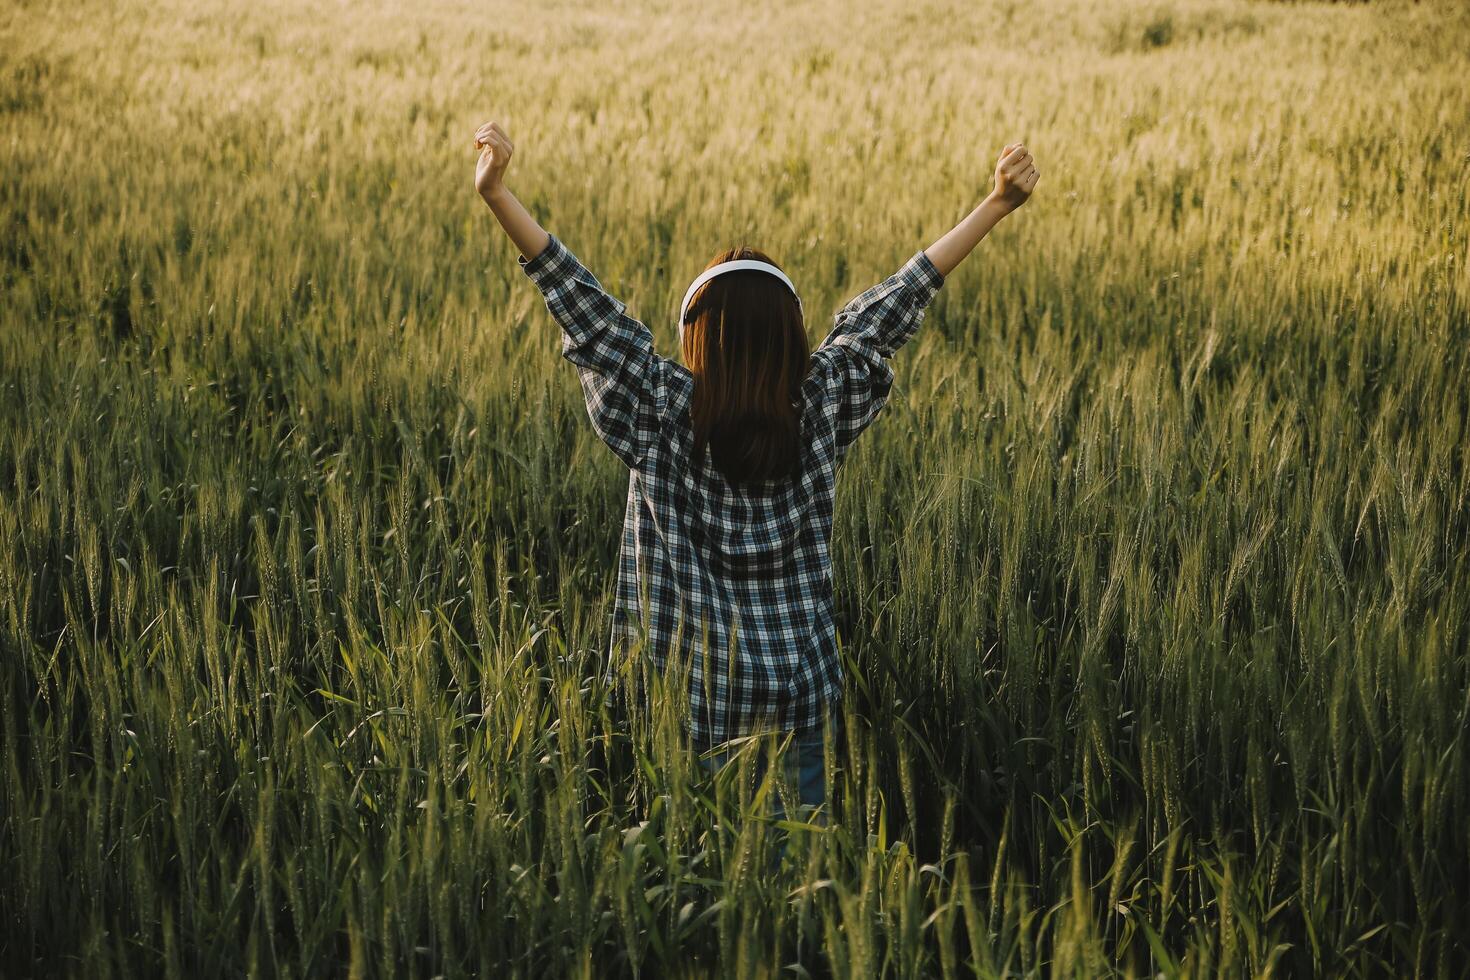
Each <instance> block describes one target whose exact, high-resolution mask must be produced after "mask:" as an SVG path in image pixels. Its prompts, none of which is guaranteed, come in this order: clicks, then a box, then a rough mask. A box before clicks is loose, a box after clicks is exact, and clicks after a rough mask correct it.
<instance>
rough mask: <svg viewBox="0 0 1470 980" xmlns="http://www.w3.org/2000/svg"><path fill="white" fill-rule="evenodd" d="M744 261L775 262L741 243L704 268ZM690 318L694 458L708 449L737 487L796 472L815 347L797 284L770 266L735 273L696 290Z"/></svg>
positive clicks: (687, 347)
mask: <svg viewBox="0 0 1470 980" xmlns="http://www.w3.org/2000/svg"><path fill="white" fill-rule="evenodd" d="M735 259H756V260H759V261H761V262H771V259H770V257H769V256H768V255H766V254H765V253H764V252H762V251H760V250H759V249H754V248H747V247H741V248H732V249H727V250H726V251H724V252H721V253H720V254H719V255H716V256H715V257H714V258H713V259H712V260H711V261H710V263H709V265H707V266H705V268H706V269H708V268H711V267H713V266H715V265H718V264H719V263H721V262H729V261H733V260H735ZM771 264H772V265H775V264H776V263H774V262H771ZM777 268H780V267H779V266H777ZM782 271H785V270H782ZM684 324H685V327H684V363H685V364H687V365H688V366H689V371H690V373H692V374H693V375H694V400H693V403H692V404H691V405H690V407H689V421H690V424H691V426H692V428H693V429H694V457H695V458H696V459H699V458H701V457H702V456H703V455H704V452H705V450H706V448H708V450H709V452H710V456H711V459H712V461H713V462H714V465H715V466H716V467H717V468H718V469H719V471H720V472H721V473H723V474H724V475H725V479H727V480H729V481H730V482H732V483H753V482H759V481H763V480H774V479H780V478H782V477H785V476H789V475H794V474H795V472H796V468H797V463H798V460H799V459H800V455H801V414H800V410H799V409H798V407H797V405H796V404H795V403H796V402H798V401H799V399H800V393H801V382H802V379H803V378H804V377H805V376H806V372H807V366H808V364H809V362H810V360H811V345H810V344H809V343H808V342H807V338H806V325H805V323H804V322H803V320H802V315H801V308H800V306H798V305H797V302H796V297H795V296H793V295H792V294H791V290H789V289H787V288H786V284H785V283H783V282H782V281H781V280H780V279H777V278H776V277H775V276H773V275H771V274H770V273H767V272H761V271H759V270H755V269H742V270H740V271H737V272H726V273H724V274H723V275H718V276H715V277H714V278H713V279H711V280H710V281H709V282H707V283H705V284H704V285H703V286H701V287H700V288H699V292H697V293H695V294H694V296H693V298H692V299H691V300H690V301H689V309H688V311H687V312H686V313H685V315H684Z"/></svg>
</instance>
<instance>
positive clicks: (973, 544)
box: [0, 0, 1470, 977]
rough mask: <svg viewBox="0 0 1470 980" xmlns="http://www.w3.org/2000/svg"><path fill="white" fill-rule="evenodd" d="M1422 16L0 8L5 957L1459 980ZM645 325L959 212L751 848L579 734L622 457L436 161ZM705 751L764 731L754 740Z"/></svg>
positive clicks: (546, 323) (672, 788)
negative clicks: (720, 292)
mask: <svg viewBox="0 0 1470 980" xmlns="http://www.w3.org/2000/svg"><path fill="white" fill-rule="evenodd" d="M1467 50H1470V8H1467V7H1466V6H1465V5H1464V4H1459V3H1425V4H1416V5H1399V4H1383V5H1379V4H1372V5H1351V6H1338V5H1318V4H1289V5H1283V4H1272V3H1256V2H1243V0H1198V2H1195V0H1181V2H1174V3H1144V4H1136V3H1131V2H1116V3H1106V4H1091V3H1083V2H1065V0H1055V2H1047V3H992V2H985V3H965V4H960V3H954V4H946V3H937V2H935V3H922V2H896V0H895V2H883V3H875V4H870V5H864V6H863V7H861V8H855V7H850V6H849V5H846V4H841V3H821V4H800V5H787V4H782V3H768V4H759V5H757V4H746V5H740V9H739V10H738V11H737V10H728V9H715V8H713V7H710V8H706V7H705V6H704V5H695V4H686V3H676V2H657V3H655V2H648V3H642V4H634V3H626V4H623V3H620V4H616V5H607V6H602V7H598V8H595V9H592V10H588V9H583V8H582V7H581V5H576V4H570V3H562V2H544V3H539V4H535V5H522V4H496V5H472V4H467V3H451V2H445V0H421V2H415V3H397V2H392V3H355V4H345V3H343V4H313V5H307V4H294V3H293V4H283V3H277V2H265V3H256V4H226V3H222V2H217V0H200V2H189V3H184V2H178V0H165V2H161V3H158V2H149V3H143V2H141V0H121V2H117V3H91V2H84V3H75V2H58V3H40V2H34V3H15V2H13V0H12V2H9V3H6V4H4V5H3V6H0V318H3V321H0V972H3V973H5V974H6V975H8V976H25V975H28V974H30V973H32V972H35V973H52V972H59V973H66V974H72V975H89V976H109V975H111V976H127V975H132V976H159V975H168V976H201V975H203V976H208V975H220V974H224V975H240V974H245V973H249V974H252V975H261V974H267V975H268V974H272V973H274V974H279V975H282V976H300V975H307V974H312V975H322V974H336V973H344V974H351V975H396V976H423V977H428V976H433V975H441V974H442V975H448V976H455V975H463V974H465V973H469V972H475V971H478V972H480V973H482V974H483V975H487V976H510V975H515V976H540V975H545V976H562V975H594V974H596V975H632V974H634V973H635V972H638V971H641V972H642V973H643V975H665V976H668V975H684V974H687V975H721V974H724V975H733V976H742V977H744V976H777V975H782V976H801V975H804V974H803V972H802V971H803V970H805V971H808V972H809V973H810V974H811V975H821V974H823V973H824V972H830V973H832V974H835V975H838V976H875V975H887V976H895V977H910V976H927V975H944V976H968V975H970V974H971V973H972V971H975V972H979V973H980V974H981V975H986V976H990V975H997V974H1022V973H1033V974H1039V975H1054V976H1061V975H1069V976H1095V975H1098V974H1101V973H1106V972H1114V971H1115V972H1117V973H1120V974H1153V973H1156V972H1162V973H1165V974H1169V975H1174V974H1176V973H1177V974H1185V975H1191V976H1206V975H1215V974H1222V975H1232V976H1233V975H1246V974H1258V975H1259V974H1266V973H1275V974H1278V975H1283V976H1307V975H1312V974H1319V975H1326V974H1333V975H1344V974H1351V975H1378V974H1385V973H1391V974H1395V975H1400V976H1409V975H1423V976H1434V977H1447V976H1456V975H1462V974H1463V971H1464V970H1465V968H1466V966H1467V956H1470V952H1467V942H1470V941H1467V938H1466V933H1465V925H1466V923H1467V922H1470V896H1467V893H1466V890H1465V880H1466V878H1465V872H1466V869H1467V866H1470V770H1467V761H1466V756H1467V747H1470V746H1467V734H1466V731H1467V721H1470V653H1467V650H1470V466H1467V462H1470V460H1467V448H1466V447H1467V445H1470V353H1467V341H1470V305H1467V303H1470V289H1467V273H1466V260H1467V235H1470V188H1467V172H1470V112H1467V102H1466V87H1465V86H1466V81H1465V80H1466V77H1467V71H1470V67H1467V57H1466V51H1467ZM490 117H494V118H497V119H500V120H501V121H503V122H504V124H505V125H506V126H507V128H508V129H509V131H510V132H511V134H512V136H513V137H514V138H515V139H516V141H517V155H516V158H515V160H514V162H513V165H512V171H511V175H510V178H509V183H510V184H511V186H512V187H513V189H514V190H516V191H517V192H518V193H519V194H520V195H521V196H522V198H523V200H525V202H526V203H527V204H528V205H529V206H530V207H531V209H532V210H533V211H534V212H535V213H536V214H537V215H538V217H539V218H540V219H541V220H542V221H543V223H544V224H545V225H546V226H547V227H548V228H549V229H550V230H552V231H554V232H555V233H556V234H557V235H558V236H560V237H561V238H562V239H563V240H564V241H565V242H566V243H567V244H568V245H569V247H571V248H572V250H573V251H574V252H575V253H576V254H577V255H578V256H579V257H580V258H582V259H583V260H584V261H585V262H586V264H587V265H588V266H589V267H590V268H591V269H592V270H593V271H594V272H596V273H597V274H598V275H599V277H600V278H601V279H602V281H603V283H604V285H606V286H608V287H609V289H611V290H612V291H613V292H614V293H615V294H617V295H618V296H619V297H620V298H622V299H624V300H625V301H626V302H627V303H628V304H629V306H630V308H631V310H632V311H633V312H634V313H636V314H639V315H641V316H642V317H644V318H645V319H646V320H647V321H648V322H649V323H650V324H651V326H652V327H653V330H654V333H655V336H656V338H657V340H658V342H659V344H660V345H661V347H662V348H663V349H664V350H666V351H672V350H673V349H674V347H673V343H674V330H673V323H672V319H673V313H674V310H675V304H676V302H677V297H678V296H679V295H680V293H681V292H682V289H683V288H684V285H685V284H687V282H688V280H689V279H690V278H691V277H692V276H693V275H694V274H695V273H696V272H697V271H698V270H699V269H700V268H701V267H702V266H703V264H704V263H705V262H706V261H707V260H708V258H709V256H710V255H712V254H713V253H714V252H715V251H716V250H717V249H719V248H722V247H725V246H728V245H731V244H736V243H741V242H745V243H749V244H754V245H757V246H759V247H761V248H764V249H766V250H767V251H769V252H770V253H771V254H772V255H773V256H775V257H776V259H777V261H779V262H781V263H782V264H783V265H784V266H785V267H786V269H787V270H788V271H789V272H790V273H791V274H792V276H793V278H794V279H795V281H796V282H797V284H798V286H799V288H800V289H801V290H802V292H803V295H804V297H805V300H806V305H807V309H808V310H810V311H812V312H813V314H814V317H813V320H812V322H811V323H810V324H809V327H810V329H811V333H812V337H813V339H814V340H818V339H820V337H821V335H822V332H823V330H824V329H825V327H826V325H827V324H828V323H830V317H829V315H828V314H829V313H830V312H833V311H835V310H836V309H837V308H838V307H839V306H840V305H841V303H842V302H843V301H845V300H846V299H847V298H849V297H851V296H853V295H855V294H856V293H857V292H859V291H861V290H862V289H864V288H866V287H867V286H869V285H871V284H873V283H874V282H876V281H878V280H879V279H881V278H882V277H884V276H886V275H888V274H889V273H890V272H892V271H893V270H894V269H896V268H897V267H898V266H899V264H901V263H902V262H903V261H904V260H905V259H907V258H908V257H909V256H910V255H912V254H913V253H914V252H915V251H916V250H917V249H919V248H922V247H924V246H925V245H927V244H929V243H930V242H931V241H932V240H933V239H934V238H935V237H937V236H938V235H939V234H940V233H942V232H943V231H944V230H945V229H947V228H948V227H949V226H950V224H951V223H952V222H953V221H955V220H957V219H958V218H959V217H961V216H962V215H963V214H964V213H965V212H966V211H967V210H968V209H969V208H970V207H971V206H972V205H973V204H974V203H975V202H976V201H978V200H979V198H980V197H981V196H983V195H984V193H985V192H986V190H987V189H988V180H989V173H990V170H991V169H992V166H993V162H994V158H995V154H996V152H997V151H998V149H999V148H1000V147H1001V146H1002V145H1003V144H1004V143H1006V142H1008V141H1010V140H1012V139H1015V138H1023V139H1025V140H1026V141H1027V144H1028V145H1029V146H1030V147H1031V148H1032V149H1033V152H1034V153H1035V155H1036V156H1037V158H1038V161H1039V162H1040V165H1041V168H1042V170H1043V177H1042V180H1041V184H1040V186H1039V188H1038V190H1037V193H1036V196H1035V198H1034V199H1033V201H1032V202H1031V203H1030V204H1028V205H1027V207H1026V208H1025V209H1024V210H1023V212H1021V213H1020V214H1019V215H1018V216H1016V217H1015V218H1013V219H1011V220H1009V221H1007V222H1005V223H1004V224H1003V225H1002V226H1001V227H1000V228H999V229H998V230H997V231H996V232H995V234H994V235H993V236H992V237H991V238H990V239H989V240H987V241H986V242H984V243H983V244H982V245H981V246H980V248H979V249H978V250H977V252H976V254H975V255H974V256H973V257H972V258H971V259H970V260H969V261H968V262H967V263H965V264H964V265H963V266H962V267H961V268H960V269H959V270H958V271H957V272H956V273H955V274H954V275H953V276H952V277H951V278H950V280H949V281H948V282H947V283H946V285H945V287H944V289H943V290H942V291H941V293H940V294H939V296H938V297H937V299H936V301H935V303H934V305H933V306H932V307H931V308H930V312H929V317H928V319H927V320H926V323H925V326H924V328H923V329H922V331H921V333H920V335H919V336H918V337H917V338H916V339H915V340H914V341H913V342H912V344H911V345H910V346H909V347H908V348H907V349H905V350H904V352H903V353H902V354H901V355H900V356H899V358H898V360H897V371H898V382H897V385H896V388H895V392H894V395H893V397H892V399H891V401H890V403H889V405H888V407H887V409H886V410H885V412H884V415H883V417H882V418H881V419H880V421H879V422H878V423H876V424H875V426H874V428H873V429H872V430H870V432H869V433H868V434H867V435H866V436H865V437H864V439H863V440H862V442H861V443H860V444H859V446H858V448H857V449H856V450H855V451H854V453H853V455H852V456H851V457H850V459H849V462H848V463H847V465H846V466H845V468H844V472H843V476H842V482H841V488H840V494H839V496H840V499H839V501H838V518H837V528H836V541H835V545H834V548H835V556H836V572H835V577H836V594H837V603H838V607H839V612H840V621H841V629H842V631H843V636H844V639H845V643H846V656H847V657H848V658H849V667H850V679H849V683H848V695H847V698H846V699H845V702H844V703H845V705H846V708H847V710H848V711H849V712H850V718H849V723H850V726H851V728H852V731H853V735H854V737H853V738H852V739H851V741H850V742H849V743H848V745H847V746H846V753H845V754H844V755H843V757H842V758H841V759H840V760H839V761H840V762H841V764H842V767H843V773H844V775H843V777H842V778H843V783H842V785H841V786H839V788H838V791H839V794H840V796H841V799H840V806H839V809H838V815H837V816H838V819H837V822H836V824H835V825H834V826H833V828H832V829H831V830H829V831H827V832H818V831H816V830H812V829H808V828H802V827H791V828H787V831H788V832H789V834H790V840H791V845H790V855H789V857H788V860H787V863H786V864H785V865H784V866H783V867H782V868H781V870H780V872H779V873H776V874H770V873H767V872H766V871H765V870H764V861H765V860H766V857H765V856H766V854H767V849H768V848H769V847H770V846H771V845H772V843H773V841H774V832H773V831H772V829H771V828H770V827H768V826H767V825H766V824H765V823H763V822H762V821H761V820H759V819H757V818H755V817H751V818H750V819H741V816H740V814H741V813H742V812H745V811H750V810H752V809H753V808H755V807H756V806H757V804H758V803H759V802H760V800H759V799H752V798H750V797H749V795H748V793H747V794H745V795H742V790H741V785H740V784H739V783H738V782H737V781H733V780H731V779H730V778H729V776H728V775H727V776H724V777H722V778H721V779H719V780H711V779H709V778H708V777H706V776H704V775H703V774H702V773H700V772H699V771H698V770H697V767H696V766H695V764H694V762H693V760H692V759H691V757H690V756H689V754H688V753H687V751H685V750H683V749H682V747H681V746H680V744H679V742H678V740H677V738H676V737H675V733H676V727H675V726H676V723H677V711H676V708H677V701H676V700H674V699H666V700H664V701H662V702H661V707H660V710H659V711H658V712H656V713H655V715H654V716H651V717H645V716H642V715H639V716H635V717H632V718H628V717H624V716H623V715H621V714H620V713H619V712H618V711H616V710H614V709H612V708H609V707H607V700H606V694H607V693H608V692H607V691H605V690H604V689H603V688H602V687H601V686H600V684H598V683H597V682H595V681H594V680H593V679H592V678H593V676H594V675H595V674H596V673H597V672H598V666H599V664H600V662H601V654H600V653H599V651H600V649H601V647H602V643H603V640H604V638H605V633H604V631H603V628H602V625H601V624H602V623H603V621H604V618H605V616H606V614H607V610H608V606H607V602H608V599H609V596H610V591H611V581H612V579H611V576H612V571H613V567H614V559H615V556H616V547H617V541H618V533H617V532H618V527H619V522H620V519H621V515H622V508H623V503H624V495H625V480H626V478H625V474H624V472H623V471H622V470H621V469H620V468H619V466H618V464H617V462H616V460H615V459H614V458H613V457H612V455H611V454H610V453H609V452H607V451H606V450H605V449H603V448H602V447H601V446H600V444H598V443H597V442H596V440H595V438H594V436H593V435H592V433H591V431H590V429H589V426H588V425H587V424H586V418H585V412H584V409H583V407H582V404H581V401H580V392H579V389H578V387H577V384H576V378H575V375H574V373H573V370H572V368H571V367H570V366H569V365H568V364H566V363H565V362H563V361H562V360H561V359H560V358H559V356H558V340H557V334H556V331H555V327H554V325H553V324H552V322H551V320H550V318H549V316H548V315H547V314H546V312H545V310H544V307H543V306H542V304H541V302H540V297H539V295H538V294H537V293H536V291H535V289H534V287H533V286H532V285H531V283H530V282H529V280H527V279H525V277H524V276H523V275H522V274H521V273H520V271H519V270H518V268H517V266H516V263H515V261H514V259H515V252H514V251H513V249H512V248H511V247H510V246H509V245H508V243H507V242H506V241H505V240H504V239H503V236H501V234H500V233H499V231H498V229H497V228H496V226H495V225H494V222H493V219H492V218H491V217H490V216H489V213H488V211H487V210H486V209H485V208H484V206H483V205H482V204H481V203H480V202H479V201H478V199H477V198H476V197H475V195H474V193H473V190H472V187H471V183H472V171H473V161H474V156H475V154H474V152H473V150H472V148H471V145H470V142H471V135H472V133H473V130H474V127H475V126H476V125H477V124H478V123H480V122H482V121H483V120H484V119H486V118H490ZM757 748H758V746H757Z"/></svg>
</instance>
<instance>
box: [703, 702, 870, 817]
mask: <svg viewBox="0 0 1470 980" xmlns="http://www.w3.org/2000/svg"><path fill="white" fill-rule="evenodd" d="M830 719H831V725H832V735H833V738H834V739H840V738H841V736H842V715H841V713H840V712H838V711H835V710H834V711H833V712H832V714H831V716H830ZM776 737H777V738H780V739H784V738H785V737H786V732H780V733H777V735H776ZM822 738H823V730H822V723H820V722H818V723H817V724H815V725H813V726H811V727H809V728H798V729H796V730H795V732H794V734H793V735H792V738H791V743H790V744H789V745H787V747H786V754H785V757H784V758H783V759H782V762H783V763H784V766H783V775H784V777H785V781H786V783H787V785H788V786H789V787H790V788H791V789H793V790H795V791H796V798H797V802H798V804H799V808H800V812H798V813H797V814H796V815H795V819H797V820H808V819H809V820H810V821H811V822H812V823H816V824H820V825H823V826H825V825H826V823H827V818H828V816H829V815H830V811H831V807H830V806H825V805H824V804H826V802H827V778H826V777H827V774H826V766H825V762H824V759H823V755H822V752H823V749H822ZM840 745H841V742H840V741H838V742H834V749H838V748H840ZM738 748H739V747H737V748H736V749H724V750H722V751H720V752H717V753H715V754H714V755H713V756H711V757H709V758H701V759H700V760H699V761H700V764H701V765H703V766H704V767H705V768H706V769H708V770H710V771H714V770H716V769H718V768H719V767H721V766H723V765H724V764H725V763H726V762H728V761H729V759H730V756H731V755H732V754H733V753H734V752H735V751H737V750H738ZM752 748H754V749H757V750H758V751H757V754H756V758H755V765H754V766H752V773H751V774H752V777H753V778H754V780H755V783H754V785H753V786H752V789H754V787H755V786H759V785H760V781H761V779H762V778H764V776H765V771H766V747H765V746H764V745H758V746H753V747H752ZM836 757H837V758H838V759H840V758H841V755H840V754H838V755H837V756H836ZM771 800H772V804H771V805H772V809H773V811H774V817H775V819H777V820H783V819H785V818H786V807H785V801H784V800H783V799H782V798H781V792H780V790H779V788H773V790H772V793H771ZM807 808H812V812H810V813H808V812H807Z"/></svg>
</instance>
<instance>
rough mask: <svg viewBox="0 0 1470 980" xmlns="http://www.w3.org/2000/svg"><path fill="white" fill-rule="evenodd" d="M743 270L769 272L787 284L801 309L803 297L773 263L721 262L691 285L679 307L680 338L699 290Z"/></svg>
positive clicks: (756, 261)
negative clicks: (727, 273)
mask: <svg viewBox="0 0 1470 980" xmlns="http://www.w3.org/2000/svg"><path fill="white" fill-rule="evenodd" d="M742 269H754V270H756V271H757V272H769V273H770V274H771V275H773V276H775V277H776V278H777V279H780V280H781V281H782V282H784V283H785V284H786V288H787V289H789V290H791V295H793V296H796V308H797V309H801V297H800V296H798V295H797V292H796V287H795V286H793V285H792V284H791V280H790V279H788V278H786V273H784V272H782V271H781V270H780V269H778V268H776V267H775V266H774V265H771V263H769V262H760V261H758V260H756V259H735V260H733V261H730V262H721V263H720V264H719V265H716V266H712V267H710V268H708V269H705V270H704V271H703V272H701V273H700V274H699V276H698V277H697V278H696V279H695V280H694V281H693V282H691V283H690V284H689V289H688V291H687V292H685V293H684V302H683V303H681V304H680V305H679V336H680V337H683V336H684V314H685V313H686V312H688V310H689V301H690V300H691V299H693V298H694V294H695V293H696V292H697V291H698V290H699V287H700V286H703V285H704V284H705V283H707V282H709V281H710V280H711V279H713V278H714V277H715V276H718V275H720V274H721V273H725V272H739V271H741V270H742Z"/></svg>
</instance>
